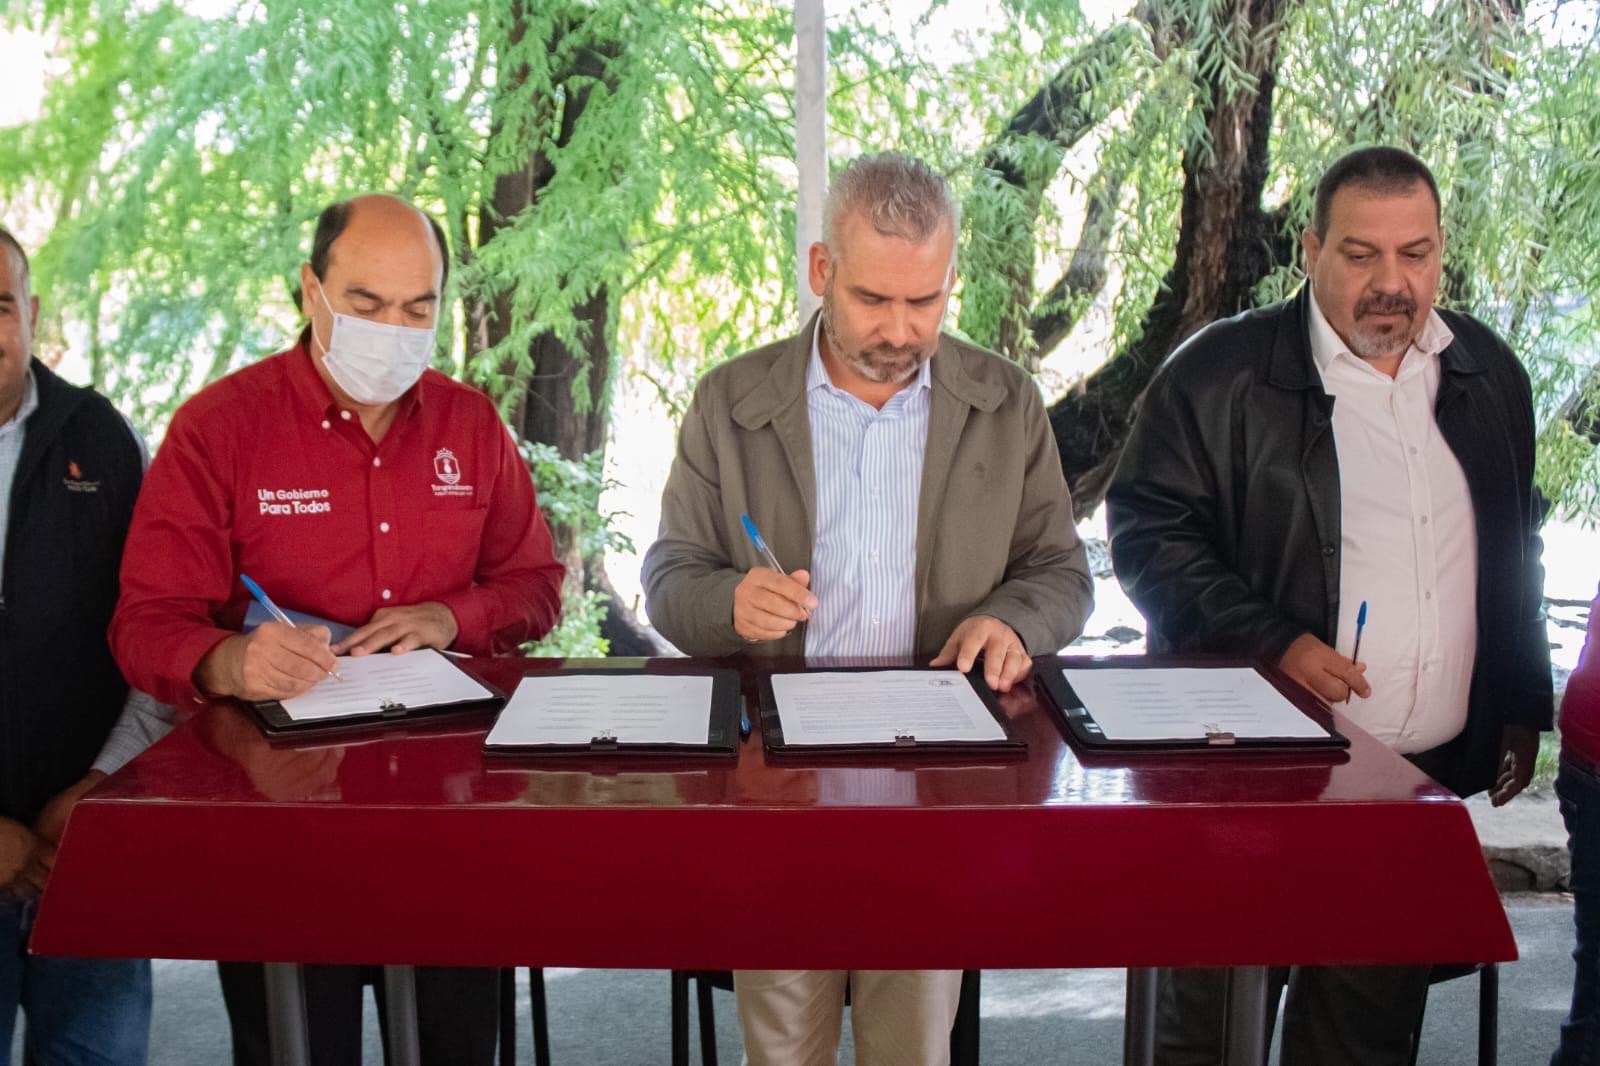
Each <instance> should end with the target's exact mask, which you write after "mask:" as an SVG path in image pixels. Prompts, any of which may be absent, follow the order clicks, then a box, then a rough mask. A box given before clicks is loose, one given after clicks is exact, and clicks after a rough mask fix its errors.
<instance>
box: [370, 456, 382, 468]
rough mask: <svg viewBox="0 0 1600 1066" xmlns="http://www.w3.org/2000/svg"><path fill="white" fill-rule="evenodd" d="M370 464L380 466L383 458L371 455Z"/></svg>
mask: <svg viewBox="0 0 1600 1066" xmlns="http://www.w3.org/2000/svg"><path fill="white" fill-rule="evenodd" d="M372 465H373V466H382V465H383V460H382V459H379V458H378V457H377V456H376V455H374V456H373V457H372Z"/></svg>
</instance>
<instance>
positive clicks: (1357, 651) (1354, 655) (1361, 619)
mask: <svg viewBox="0 0 1600 1066" xmlns="http://www.w3.org/2000/svg"><path fill="white" fill-rule="evenodd" d="M1366 628H1367V601H1366V600H1362V601H1361V609H1360V610H1359V611H1357V612H1356V646H1355V647H1354V648H1351V649H1350V662H1351V663H1352V664H1354V665H1355V666H1356V667H1358V668H1359V667H1360V666H1361V631H1362V630H1363V629H1366ZM1354 695H1355V689H1351V690H1350V691H1349V692H1347V693H1345V697H1344V701H1345V702H1346V703H1349V702H1350V697H1351V696H1354Z"/></svg>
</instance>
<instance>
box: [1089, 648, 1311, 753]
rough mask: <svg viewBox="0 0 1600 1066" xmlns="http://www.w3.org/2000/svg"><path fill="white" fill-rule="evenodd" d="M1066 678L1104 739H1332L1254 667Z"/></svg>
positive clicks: (1117, 672)
mask: <svg viewBox="0 0 1600 1066" xmlns="http://www.w3.org/2000/svg"><path fill="white" fill-rule="evenodd" d="M1061 673H1062V676H1064V677H1065V678H1066V679H1067V683H1068V684H1069V685H1071V686H1072V690H1073V691H1074V692H1076V693H1077V694H1078V698H1079V699H1080V700H1082V701H1083V705H1084V707H1085V708H1086V709H1087V710H1088V711H1089V714H1090V716H1091V717H1092V718H1093V719H1094V720H1095V724H1096V725H1098V726H1099V727H1100V730H1101V732H1103V733H1104V734H1105V736H1106V739H1107V740H1204V739H1205V737H1206V734H1207V733H1216V732H1223V733H1232V734H1233V735H1234V736H1235V737H1236V738H1237V739H1240V740H1246V739H1262V738H1267V737H1285V738H1293V739H1320V738H1323V737H1326V736H1327V735H1328V731H1327V730H1326V729H1323V728H1322V727H1321V726H1320V725H1318V724H1317V723H1316V722H1314V721H1312V720H1311V719H1310V718H1308V717H1307V716H1306V714H1305V712H1303V711H1301V710H1300V708H1298V707H1296V706H1295V705H1294V704H1292V703H1290V702H1289V701H1288V699H1286V698H1285V697H1284V695H1283V693H1281V692H1279V691H1278V690H1277V689H1275V688H1273V687H1272V683H1271V682H1269V681H1268V680H1267V679H1266V678H1264V677H1262V676H1261V675H1260V674H1258V673H1256V672H1255V671H1254V670H1252V669H1250V668H1249V667H1189V666H1184V667H1168V668H1162V669H1153V668H1152V669H1144V670H1120V669H1106V670H1074V669H1072V668H1070V667H1064V668H1062V670H1061Z"/></svg>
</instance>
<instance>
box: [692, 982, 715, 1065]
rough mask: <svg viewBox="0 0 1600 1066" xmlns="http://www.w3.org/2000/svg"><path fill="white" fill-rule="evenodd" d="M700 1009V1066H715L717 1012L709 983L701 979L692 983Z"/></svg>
mask: <svg viewBox="0 0 1600 1066" xmlns="http://www.w3.org/2000/svg"><path fill="white" fill-rule="evenodd" d="M694 991H695V999H696V1001H697V1002H698V1004H699V1007H700V1066H717V1012H716V1007H715V1005H714V1004H713V1003H712V1002H711V993H712V988H711V982H710V981H707V980H705V979H704V978H703V977H702V978H701V979H700V980H698V981H696V982H695V983H694Z"/></svg>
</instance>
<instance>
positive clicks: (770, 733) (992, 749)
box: [760, 666, 1028, 759]
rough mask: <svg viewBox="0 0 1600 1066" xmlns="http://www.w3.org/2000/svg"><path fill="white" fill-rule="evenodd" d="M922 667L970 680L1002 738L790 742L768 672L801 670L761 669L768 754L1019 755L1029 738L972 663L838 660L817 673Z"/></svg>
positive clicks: (813, 756)
mask: <svg viewBox="0 0 1600 1066" xmlns="http://www.w3.org/2000/svg"><path fill="white" fill-rule="evenodd" d="M905 670H925V671H927V672H928V673H930V674H935V673H937V674H946V675H948V676H949V677H951V678H959V679H961V680H962V682H963V683H965V684H968V685H971V686H972V690H973V691H974V692H976V693H977V694H978V698H979V699H980V700H982V701H983V705H984V707H985V708H987V709H988V711H989V713H990V714H992V715H993V716H994V720H995V721H996V722H997V723H999V725H1000V731H1001V732H1002V733H1004V734H1005V739H1004V740H918V739H917V738H916V737H914V736H897V737H895V738H894V740H892V741H884V742H882V743H876V744H790V743H789V742H788V741H786V740H785V739H784V735H783V716H782V714H781V713H780V712H779V710H778V698H777V695H776V694H775V693H774V692H773V689H772V678H773V676H774V675H775V674H779V673H799V672H800V671H782V670H779V671H772V672H769V673H765V674H763V675H761V684H760V700H761V738H762V742H763V744H764V745H765V747H766V751H767V754H769V755H772V756H775V757H777V758H779V759H784V758H789V759H794V758H803V759H816V758H821V759H831V758H839V759H858V758H861V757H862V756H869V757H872V758H874V759H876V758H879V757H889V758H914V757H918V756H920V757H924V758H926V757H929V756H934V757H955V758H962V757H970V756H984V757H990V756H996V755H999V756H1011V757H1022V756H1025V755H1027V753H1028V742H1027V741H1025V740H1023V739H1022V738H1021V737H1019V736H1017V734H1016V732H1015V731H1014V730H1013V729H1012V728H1011V722H1010V721H1009V720H1008V719H1007V718H1006V716H1005V713H1004V712H1002V711H1001V710H1000V703H999V701H998V700H997V699H996V697H995V694H994V690H993V689H991V688H990V687H989V684H988V682H986V681H985V680H984V679H983V671H982V670H981V669H980V668H978V667H974V668H973V669H972V670H971V671H970V672H969V673H966V674H962V673H960V672H958V671H956V670H952V669H950V668H948V667H939V668H934V667H929V666H839V667H823V668H819V669H818V670H817V671H816V672H818V673H830V674H857V673H861V674H864V673H882V672H884V671H905Z"/></svg>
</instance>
